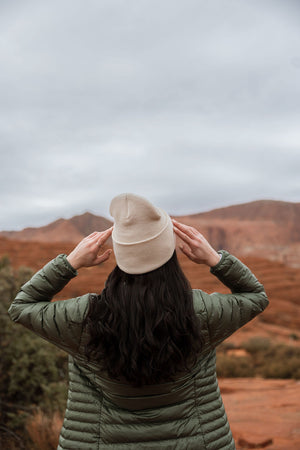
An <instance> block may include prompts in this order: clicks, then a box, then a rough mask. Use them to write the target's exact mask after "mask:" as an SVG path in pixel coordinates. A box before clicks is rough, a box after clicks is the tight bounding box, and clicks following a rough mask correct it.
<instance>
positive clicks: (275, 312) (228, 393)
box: [0, 238, 300, 450]
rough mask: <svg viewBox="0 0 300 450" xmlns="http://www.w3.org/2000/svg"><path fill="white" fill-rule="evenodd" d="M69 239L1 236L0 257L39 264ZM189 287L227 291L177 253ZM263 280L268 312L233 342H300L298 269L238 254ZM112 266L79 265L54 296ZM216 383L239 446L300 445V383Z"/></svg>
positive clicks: (71, 293)
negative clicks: (257, 338)
mask: <svg viewBox="0 0 300 450" xmlns="http://www.w3.org/2000/svg"><path fill="white" fill-rule="evenodd" d="M72 247H73V244H68V243H53V244H48V243H42V242H39V243H35V242H22V241H13V240H8V239H5V238H0V257H1V256H3V255H8V256H9V258H10V260H11V263H12V265H13V267H15V268H17V267H20V266H22V265H23V266H28V267H32V268H33V269H34V270H37V269H39V268H41V267H42V266H43V265H44V264H45V263H47V262H48V261H49V260H50V259H52V258H54V257H55V256H56V255H57V254H59V253H68V252H69V251H70V250H71V249H72ZM179 258H180V261H181V264H182V267H183V270H184V271H185V273H186V275H187V276H188V278H189V279H190V281H191V284H192V287H194V288H201V289H203V290H205V291H207V292H213V291H219V292H224V293H226V292H228V290H227V289H226V288H225V287H224V286H223V285H222V284H221V283H220V282H219V281H218V280H217V279H216V278H215V277H214V276H213V275H211V274H210V272H209V270H208V268H207V267H204V266H199V265H196V264H193V263H191V262H190V261H188V260H187V259H186V258H185V257H184V256H183V255H179ZM241 259H242V260H243V262H245V263H246V264H247V265H248V266H249V267H250V268H251V269H252V270H253V272H254V273H255V275H256V276H257V277H258V279H259V280H260V281H261V282H262V283H263V284H264V286H265V289H266V292H267V293H268V296H269V299H270V306H269V307H268V308H267V309H266V311H265V312H264V313H263V314H262V315H261V316H259V317H258V318H256V319H255V320H253V321H252V322H250V323H249V324H247V325H246V326H245V327H243V328H242V329H241V330H239V331H238V332H237V333H235V334H234V335H233V336H232V337H231V338H230V340H231V342H234V343H235V344H236V345H238V344H239V343H241V342H243V341H247V340H248V339H249V338H251V337H254V336H266V337H269V338H270V339H272V341H277V342H285V343H288V344H290V345H299V341H300V339H299V340H292V337H293V336H295V335H298V336H299V337H300V269H297V268H291V267H288V266H286V265H284V264H282V263H279V262H275V261H268V260H265V259H258V258H255V257H250V256H248V257H242V258H241ZM114 265H115V261H114V258H113V257H112V258H111V259H110V260H109V261H108V262H107V263H105V264H104V265H103V266H101V267H94V268H89V269H81V270H80V273H79V275H78V276H77V277H76V278H75V279H73V280H72V281H71V282H70V283H69V284H68V285H67V286H66V288H65V289H64V290H63V291H62V292H60V293H59V294H58V296H57V299H65V298H69V297H75V296H78V295H81V294H83V293H86V292H100V291H101V289H102V288H103V285H104V282H105V280H106V278H107V275H108V274H109V272H110V271H111V270H112V268H113V267H114ZM220 388H221V392H222V395H223V399H224V404H225V407H226V411H227V414H228V418H229V422H230V424H231V428H232V431H233V434H234V437H235V440H236V444H237V448H238V449H250V448H267V449H270V450H296V449H300V404H299V399H300V382H296V381H292V380H261V379H256V378H255V379H245V378H244V379H222V380H220Z"/></svg>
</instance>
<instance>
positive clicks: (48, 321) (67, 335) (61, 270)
mask: <svg viewBox="0 0 300 450" xmlns="http://www.w3.org/2000/svg"><path fill="white" fill-rule="evenodd" d="M221 253H222V257H221V260H220V262H219V263H218V264H217V265H216V266H215V267H213V268H212V269H211V272H212V273H213V274H214V275H216V276H217V277H218V278H219V280H220V281H221V282H223V283H224V284H225V285H226V286H227V287H228V288H230V290H231V292H232V294H218V293H214V294H210V295H209V294H207V293H205V292H203V291H201V290H194V291H193V298H194V307H195V311H196V314H197V315H198V316H199V318H200V322H199V323H200V325H201V327H202V333H203V337H204V341H205V344H204V348H203V351H202V353H201V356H200V358H199V360H198V363H197V364H196V366H195V367H194V368H193V370H192V372H191V373H187V374H185V375H183V376H182V375H181V376H178V379H176V381H174V382H168V383H163V384H159V385H151V386H144V387H140V388H136V387H132V386H130V385H129V384H127V383H124V382H118V381H114V380H111V379H109V378H108V377H107V376H106V375H105V374H104V373H101V371H99V368H98V367H97V364H96V363H91V362H88V361H87V360H86V358H85V356H84V346H85V343H86V342H87V339H88V335H87V332H86V330H85V328H84V327H83V325H82V323H83V319H84V318H85V315H86V312H87V309H88V302H89V294H87V295H83V296H81V297H78V298H74V299H70V300H66V301H57V302H52V303H50V300H51V299H52V297H53V296H54V295H55V294H56V293H57V292H59V291H60V290H61V289H62V288H63V287H64V286H65V285H66V284H67V283H68V281H69V280H70V279H71V278H73V277H74V276H76V271H74V269H73V268H72V267H71V266H70V264H69V263H68V261H67V259H66V256H65V255H59V256H57V257H56V258H55V259H54V260H52V261H51V262H49V263H48V264H47V265H46V266H45V267H44V268H43V269H41V270H40V271H39V272H37V273H36V274H35V275H34V276H33V277H32V279H31V280H30V281H28V282H27V283H26V284H25V285H24V286H23V287H22V289H21V291H20V292H19V293H18V295H17V296H16V299H15V300H14V302H13V303H12V305H11V306H10V308H9V315H10V317H11V319H12V320H13V321H15V322H18V323H21V324H22V325H24V326H25V327H27V328H29V329H30V330H32V331H34V332H35V333H36V334H38V335H39V336H41V337H42V338H44V339H47V340H48V341H50V342H52V343H53V344H55V345H57V346H58V347H60V348H62V349H64V350H65V351H66V352H68V353H69V355H70V356H69V392H68V402H67V409H66V414H65V419H64V423H63V427H62V430H61V435H60V439H59V445H58V449H60V450H67V449H77V450H78V449H88V450H96V449H111V450H131V449H135V450H140V449H148V450H150V449H158V448H159V449H165V450H166V449H169V450H174V449H176V450H187V449H188V450H189V449H195V450H201V449H211V450H212V449H226V450H229V449H235V445H234V441H233V438H232V434H231V431H230V428H229V424H228V421H227V417H226V413H225V410H224V406H223V402H222V399H221V396H220V391H219V387H218V382H217V378H216V353H215V348H216V346H217V345H218V344H220V342H222V341H223V340H224V339H226V338H227V337H228V336H230V335H231V334H232V333H233V332H234V331H235V330H237V329H238V328H240V327H241V326H243V325H244V324H245V323H247V322H249V321H250V320H251V319H253V317H255V316H256V315H257V314H259V313H260V312H262V311H263V310H264V309H265V308H266V306H267V304H268V300H267V296H266V294H265V292H264V288H263V286H262V284H260V283H259V282H258V280H257V279H256V278H255V276H254V275H253V274H252V273H251V271H250V270H249V269H248V268H247V267H246V266H245V265H244V264H242V263H241V262H240V261H239V260H238V259H236V258H235V257H234V256H232V255H230V254H229V253H228V252H226V251H222V252H221Z"/></svg>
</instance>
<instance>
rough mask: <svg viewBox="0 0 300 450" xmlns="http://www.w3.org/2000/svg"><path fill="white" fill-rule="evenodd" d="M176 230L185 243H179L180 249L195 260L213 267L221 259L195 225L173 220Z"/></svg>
mask: <svg viewBox="0 0 300 450" xmlns="http://www.w3.org/2000/svg"><path fill="white" fill-rule="evenodd" d="M172 222H173V225H174V232H175V233H176V234H177V236H179V237H180V239H182V241H183V244H181V245H179V248H180V250H181V251H182V252H183V253H184V254H185V255H186V256H187V257H188V258H189V259H190V260H192V261H193V262H195V263H197V264H206V265H207V266H209V267H213V266H215V265H216V264H218V262H219V261H220V259H221V255H219V253H217V252H216V251H215V250H214V249H213V248H212V246H211V245H210V244H209V242H208V241H207V240H206V239H205V237H204V236H203V235H202V234H201V233H199V231H198V230H196V228H194V227H190V226H188V225H184V224H183V223H180V222H177V220H172Z"/></svg>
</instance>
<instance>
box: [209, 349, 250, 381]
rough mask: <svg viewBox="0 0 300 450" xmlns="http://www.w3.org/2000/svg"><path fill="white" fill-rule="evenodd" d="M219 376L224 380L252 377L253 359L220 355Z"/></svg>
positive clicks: (218, 359)
mask: <svg viewBox="0 0 300 450" xmlns="http://www.w3.org/2000/svg"><path fill="white" fill-rule="evenodd" d="M217 374H218V376H219V377H223V378H231V377H232V378H237V377H252V376H253V374H254V368H253V365H252V362H251V358H247V357H236V356H231V355H230V356H229V355H226V354H222V353H218V356H217Z"/></svg>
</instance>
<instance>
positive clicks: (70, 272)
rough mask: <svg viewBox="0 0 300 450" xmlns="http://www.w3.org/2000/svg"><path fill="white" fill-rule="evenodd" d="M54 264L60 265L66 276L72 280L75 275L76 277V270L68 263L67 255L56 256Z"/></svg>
mask: <svg viewBox="0 0 300 450" xmlns="http://www.w3.org/2000/svg"><path fill="white" fill-rule="evenodd" d="M54 262H55V264H58V265H61V266H62V268H63V270H64V272H65V274H64V275H66V276H68V277H70V278H73V277H76V275H78V272H77V270H76V269H74V267H73V266H72V265H71V264H70V263H69V261H68V260H67V255H65V254H61V255H58V256H57V257H56V258H55V259H54Z"/></svg>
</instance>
